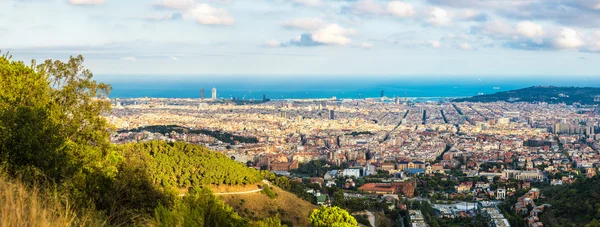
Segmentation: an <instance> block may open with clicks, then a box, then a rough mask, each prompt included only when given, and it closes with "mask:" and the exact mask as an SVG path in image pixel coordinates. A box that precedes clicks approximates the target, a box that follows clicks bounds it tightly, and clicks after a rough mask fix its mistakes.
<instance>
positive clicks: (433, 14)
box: [427, 7, 451, 26]
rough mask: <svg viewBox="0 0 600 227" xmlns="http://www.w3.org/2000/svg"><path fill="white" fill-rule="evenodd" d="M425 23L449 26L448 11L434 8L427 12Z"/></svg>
mask: <svg viewBox="0 0 600 227" xmlns="http://www.w3.org/2000/svg"><path fill="white" fill-rule="evenodd" d="M427 21H428V22H429V23H431V24H432V25H435V26H445V25H448V24H450V22H451V18H450V14H449V13H448V11H446V10H444V9H442V8H438V7H435V8H433V9H432V10H431V11H430V12H429V18H428V19H427Z"/></svg>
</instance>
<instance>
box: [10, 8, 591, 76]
mask: <svg viewBox="0 0 600 227" xmlns="http://www.w3.org/2000/svg"><path fill="white" fill-rule="evenodd" d="M0 9H1V11H2V13H1V14H0V49H1V50H3V51H7V50H8V51H10V52H11V54H12V55H13V57H14V58H15V59H19V60H24V61H29V60H30V59H40V60H41V59H47V58H53V59H66V58H67V57H68V56H69V55H77V54H83V55H84V57H85V58H86V66H87V67H88V68H90V69H91V70H92V71H93V72H95V73H96V74H167V75H172V74H197V75H201V74H223V75H226V74H253V75H273V76H279V75H299V74H310V75H394V76H404V75H477V76H494V77H497V76H502V75H506V76H511V75H512V76H515V75H535V76H547V75H554V76H587V77H594V76H599V77H600V73H599V72H600V64H598V62H600V0H421V1H409V0H407V1H387V0H206V1H202V0H0Z"/></svg>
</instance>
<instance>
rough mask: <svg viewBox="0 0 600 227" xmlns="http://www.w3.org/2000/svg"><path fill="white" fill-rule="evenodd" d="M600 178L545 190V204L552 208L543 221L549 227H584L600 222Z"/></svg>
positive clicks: (542, 218)
mask: <svg viewBox="0 0 600 227" xmlns="http://www.w3.org/2000/svg"><path fill="white" fill-rule="evenodd" d="M599 188H600V177H599V176H596V177H594V178H591V179H585V180H583V181H576V182H575V183H573V184H570V185H563V186H555V187H550V188H548V189H546V190H543V191H542V192H543V195H544V196H545V197H546V198H547V199H545V200H543V202H544V203H546V204H550V205H551V206H552V207H551V208H550V209H548V210H547V211H544V213H542V215H541V220H542V222H543V223H544V224H546V225H548V226H584V225H586V224H588V223H591V222H592V221H593V220H594V219H595V220H600V191H599Z"/></svg>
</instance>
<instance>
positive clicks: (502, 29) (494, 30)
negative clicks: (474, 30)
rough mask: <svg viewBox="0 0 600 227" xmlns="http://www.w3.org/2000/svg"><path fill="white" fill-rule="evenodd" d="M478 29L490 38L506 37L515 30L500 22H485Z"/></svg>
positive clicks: (511, 34)
mask: <svg viewBox="0 0 600 227" xmlns="http://www.w3.org/2000/svg"><path fill="white" fill-rule="evenodd" d="M480 29H481V30H480V32H481V33H483V34H485V35H490V36H503V37H507V36H513V35H514V34H515V29H514V28H513V26H511V25H510V24H508V23H506V22H504V21H501V20H494V21H489V22H486V23H484V24H483V25H482V26H481V27H480Z"/></svg>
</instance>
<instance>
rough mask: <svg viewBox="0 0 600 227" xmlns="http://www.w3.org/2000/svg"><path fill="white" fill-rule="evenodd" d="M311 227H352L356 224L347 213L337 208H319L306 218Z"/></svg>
mask: <svg viewBox="0 0 600 227" xmlns="http://www.w3.org/2000/svg"><path fill="white" fill-rule="evenodd" d="M308 219H309V221H310V223H311V225H312V226H313V227H352V226H358V222H357V221H356V219H355V218H354V217H352V215H350V214H349V213H348V212H347V211H345V210H344V209H342V208H339V207H325V206H323V207H321V208H319V209H315V210H313V212H312V213H310V216H309V217H308Z"/></svg>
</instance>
